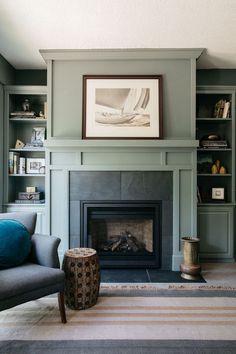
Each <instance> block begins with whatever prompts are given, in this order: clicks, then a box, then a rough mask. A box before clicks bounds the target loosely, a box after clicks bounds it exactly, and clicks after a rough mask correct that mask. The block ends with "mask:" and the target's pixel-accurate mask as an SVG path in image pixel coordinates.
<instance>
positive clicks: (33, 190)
mask: <svg viewBox="0 0 236 354" xmlns="http://www.w3.org/2000/svg"><path fill="white" fill-rule="evenodd" d="M26 192H28V193H35V192H37V187H26Z"/></svg>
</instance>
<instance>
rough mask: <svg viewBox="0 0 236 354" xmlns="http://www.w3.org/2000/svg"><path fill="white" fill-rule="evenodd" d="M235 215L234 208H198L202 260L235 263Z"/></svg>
mask: <svg viewBox="0 0 236 354" xmlns="http://www.w3.org/2000/svg"><path fill="white" fill-rule="evenodd" d="M233 213H234V207H233V206H229V207H225V206H222V207H221V206H209V207H199V208H198V236H199V238H200V257H201V259H204V260H208V259H209V260H216V261H217V260H221V261H223V260H226V261H230V260H231V261H233V257H234V245H233V237H234V234H233Z"/></svg>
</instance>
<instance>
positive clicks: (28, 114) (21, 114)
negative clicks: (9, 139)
mask: <svg viewBox="0 0 236 354" xmlns="http://www.w3.org/2000/svg"><path fill="white" fill-rule="evenodd" d="M10 118H19V119H22V118H23V119H26V118H36V114H35V112H33V111H16V112H12V113H10Z"/></svg>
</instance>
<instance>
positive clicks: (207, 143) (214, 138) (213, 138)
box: [200, 134, 228, 149]
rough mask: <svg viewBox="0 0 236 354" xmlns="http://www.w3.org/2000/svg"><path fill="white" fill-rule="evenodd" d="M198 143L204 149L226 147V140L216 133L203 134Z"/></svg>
mask: <svg viewBox="0 0 236 354" xmlns="http://www.w3.org/2000/svg"><path fill="white" fill-rule="evenodd" d="M200 145H201V147H203V148H205V149H222V148H227V147H228V143H227V141H226V140H223V139H221V138H220V136H219V135H217V134H209V135H207V136H204V137H203V139H201V141H200Z"/></svg>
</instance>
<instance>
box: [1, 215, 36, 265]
mask: <svg viewBox="0 0 236 354" xmlns="http://www.w3.org/2000/svg"><path fill="white" fill-rule="evenodd" d="M30 249H31V240H30V233H29V231H28V230H27V229H26V227H25V226H24V225H23V224H21V223H20V222H18V221H16V220H11V219H6V220H0V269H5V268H10V267H15V266H17V265H19V264H22V263H23V262H24V261H25V260H26V259H27V258H28V256H29V254H30Z"/></svg>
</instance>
